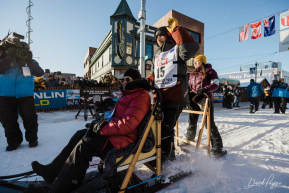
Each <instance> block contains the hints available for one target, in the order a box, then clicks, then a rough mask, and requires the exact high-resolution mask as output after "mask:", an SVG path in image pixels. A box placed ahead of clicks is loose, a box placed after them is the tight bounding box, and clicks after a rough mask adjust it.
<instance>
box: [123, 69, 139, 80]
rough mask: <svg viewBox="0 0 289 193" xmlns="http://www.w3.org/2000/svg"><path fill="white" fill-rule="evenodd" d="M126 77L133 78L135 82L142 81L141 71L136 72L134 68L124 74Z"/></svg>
mask: <svg viewBox="0 0 289 193" xmlns="http://www.w3.org/2000/svg"><path fill="white" fill-rule="evenodd" d="M125 76H129V77H131V78H132V79H133V80H138V79H141V75H140V73H139V71H138V70H136V69H133V68H130V69H128V70H127V71H126V72H125V73H124V75H123V77H125Z"/></svg>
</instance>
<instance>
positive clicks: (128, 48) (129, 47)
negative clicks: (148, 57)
mask: <svg viewBox="0 0 289 193" xmlns="http://www.w3.org/2000/svg"><path fill="white" fill-rule="evenodd" d="M126 54H129V55H131V54H132V38H127V41H126Z"/></svg>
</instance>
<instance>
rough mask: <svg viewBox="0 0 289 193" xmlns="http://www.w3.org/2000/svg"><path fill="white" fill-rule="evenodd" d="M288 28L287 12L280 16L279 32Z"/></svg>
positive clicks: (288, 15)
mask: <svg viewBox="0 0 289 193" xmlns="http://www.w3.org/2000/svg"><path fill="white" fill-rule="evenodd" d="M288 27H289V11H286V12H284V13H282V14H280V30H283V29H288Z"/></svg>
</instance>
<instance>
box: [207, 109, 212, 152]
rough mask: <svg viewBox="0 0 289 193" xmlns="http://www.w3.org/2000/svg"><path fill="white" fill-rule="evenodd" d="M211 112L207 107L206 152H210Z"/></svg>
mask: <svg viewBox="0 0 289 193" xmlns="http://www.w3.org/2000/svg"><path fill="white" fill-rule="evenodd" d="M210 117H211V112H210V108H209V109H208V116H207V145H208V154H210V153H211V151H210V143H211V119H210Z"/></svg>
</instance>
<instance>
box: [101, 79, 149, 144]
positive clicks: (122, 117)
mask: <svg viewBox="0 0 289 193" xmlns="http://www.w3.org/2000/svg"><path fill="white" fill-rule="evenodd" d="M134 82H135V81H133V82H130V83H128V84H131V85H132V84H134ZM128 84H127V86H126V87H128ZM150 108H151V99H150V95H149V93H148V92H147V91H146V90H145V89H144V88H139V87H135V88H134V89H132V90H128V89H125V91H124V94H123V96H122V97H121V98H120V99H119V101H118V103H117V105H116V107H115V110H114V114H113V116H112V117H113V119H112V121H110V122H109V123H107V124H106V125H105V126H104V127H103V128H102V129H101V131H100V135H101V136H108V139H109V140H110V142H111V143H112V145H113V146H114V147H115V148H117V149H120V148H123V147H126V146H127V145H129V144H131V143H134V142H136V140H137V139H138V137H139V125H140V123H141V121H142V120H143V119H144V117H145V115H146V114H147V113H148V111H149V110H150Z"/></svg>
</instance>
